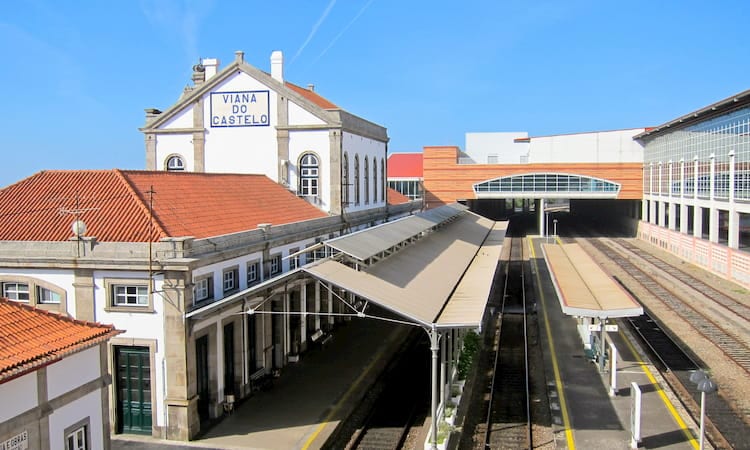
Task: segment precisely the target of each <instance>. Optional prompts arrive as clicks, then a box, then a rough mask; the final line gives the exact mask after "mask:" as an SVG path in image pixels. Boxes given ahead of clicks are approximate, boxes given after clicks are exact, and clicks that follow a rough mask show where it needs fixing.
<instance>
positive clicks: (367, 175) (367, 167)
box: [362, 156, 370, 205]
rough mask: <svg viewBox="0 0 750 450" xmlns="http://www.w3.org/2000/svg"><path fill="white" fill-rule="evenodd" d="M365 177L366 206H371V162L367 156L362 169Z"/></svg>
mask: <svg viewBox="0 0 750 450" xmlns="http://www.w3.org/2000/svg"><path fill="white" fill-rule="evenodd" d="M362 173H363V174H364V175H365V205H368V204H370V160H369V159H367V156H365V165H364V168H363V169H362Z"/></svg>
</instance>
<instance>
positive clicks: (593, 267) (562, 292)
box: [542, 244, 643, 319]
mask: <svg viewBox="0 0 750 450" xmlns="http://www.w3.org/2000/svg"><path fill="white" fill-rule="evenodd" d="M542 251H543V253H544V257H545V261H546V263H547V268H548V269H549V272H550V274H551V275H552V281H553V283H554V286H555V290H556V291H557V297H558V298H559V299H560V306H561V307H562V311H563V313H565V314H567V315H570V316H577V317H594V318H599V319H606V318H615V317H632V316H640V315H641V314H643V307H641V305H639V304H638V302H637V301H635V299H633V297H631V296H630V294H628V292H627V291H625V289H624V288H623V287H622V286H620V285H619V284H618V283H617V282H616V281H615V280H614V279H613V278H612V277H610V276H609V275H607V274H606V273H605V272H604V271H603V270H602V269H601V267H599V265H598V264H597V263H596V262H595V261H594V260H593V259H592V258H591V256H589V254H588V253H586V251H584V250H583V248H581V246H580V245H578V244H542Z"/></svg>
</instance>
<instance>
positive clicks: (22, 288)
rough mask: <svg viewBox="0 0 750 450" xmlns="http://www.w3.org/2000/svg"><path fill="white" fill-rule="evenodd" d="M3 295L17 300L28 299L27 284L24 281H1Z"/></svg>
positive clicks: (23, 300) (26, 300) (25, 300)
mask: <svg viewBox="0 0 750 450" xmlns="http://www.w3.org/2000/svg"><path fill="white" fill-rule="evenodd" d="M3 297H5V298H7V299H9V300H16V301H19V302H28V301H29V285H28V284H26V283H12V282H11V283H3Z"/></svg>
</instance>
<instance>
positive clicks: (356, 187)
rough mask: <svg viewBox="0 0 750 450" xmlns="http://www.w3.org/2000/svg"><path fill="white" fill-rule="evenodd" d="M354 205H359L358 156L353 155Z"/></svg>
mask: <svg viewBox="0 0 750 450" xmlns="http://www.w3.org/2000/svg"><path fill="white" fill-rule="evenodd" d="M354 204H355V205H359V155H354Z"/></svg>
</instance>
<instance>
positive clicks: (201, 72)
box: [193, 63, 206, 86]
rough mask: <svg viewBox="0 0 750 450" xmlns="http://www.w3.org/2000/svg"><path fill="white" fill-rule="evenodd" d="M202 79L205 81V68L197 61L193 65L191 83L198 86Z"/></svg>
mask: <svg viewBox="0 0 750 450" xmlns="http://www.w3.org/2000/svg"><path fill="white" fill-rule="evenodd" d="M204 81H206V68H205V67H204V66H203V64H201V63H198V64H196V65H194V66H193V84H195V85H196V86H200V85H201V84H203V82H204Z"/></svg>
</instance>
